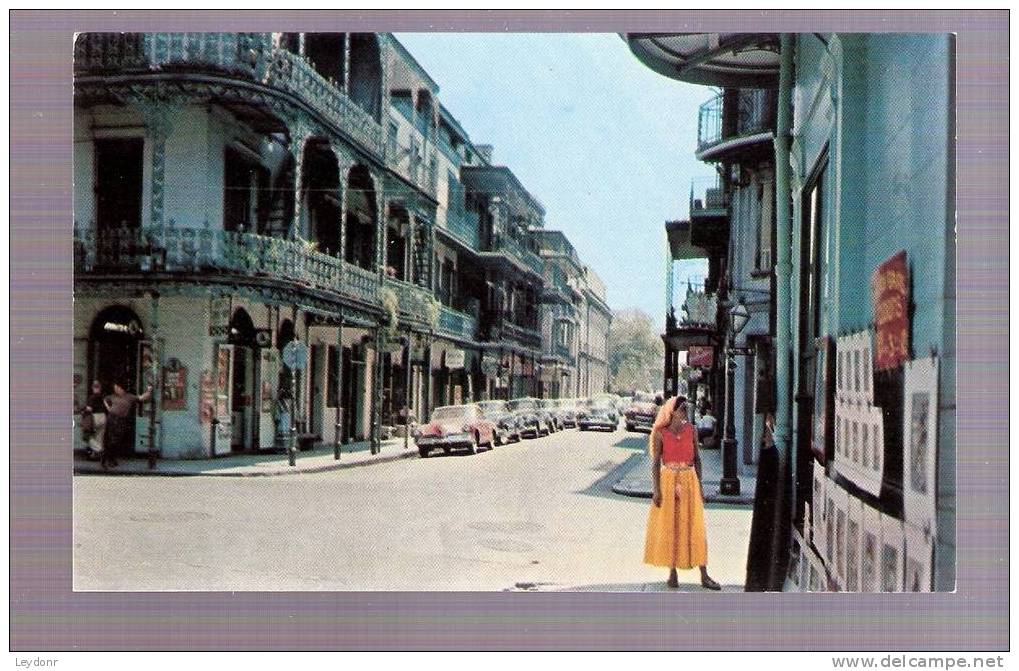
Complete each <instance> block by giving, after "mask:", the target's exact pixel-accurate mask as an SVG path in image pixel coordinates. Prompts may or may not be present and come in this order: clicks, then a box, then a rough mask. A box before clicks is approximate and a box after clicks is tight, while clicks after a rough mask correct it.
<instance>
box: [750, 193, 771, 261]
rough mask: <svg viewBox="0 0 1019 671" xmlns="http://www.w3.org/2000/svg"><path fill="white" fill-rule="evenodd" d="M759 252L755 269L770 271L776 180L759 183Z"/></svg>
mask: <svg viewBox="0 0 1019 671" xmlns="http://www.w3.org/2000/svg"><path fill="white" fill-rule="evenodd" d="M757 212H758V219H757V254H756V257H755V263H754V270H755V271H757V272H770V271H771V268H772V265H773V263H774V259H773V258H772V248H771V237H772V232H773V230H774V227H775V214H774V213H775V190H774V182H772V181H771V180H768V181H766V182H761V183H760V184H758V185H757Z"/></svg>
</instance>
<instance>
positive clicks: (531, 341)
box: [502, 319, 541, 347]
mask: <svg viewBox="0 0 1019 671" xmlns="http://www.w3.org/2000/svg"><path fill="white" fill-rule="evenodd" d="M502 332H503V334H504V335H506V336H509V337H510V338H513V339H514V340H517V341H519V342H522V343H525V344H528V345H531V346H533V347H540V346H541V332H540V331H538V330H537V329H533V328H528V327H526V326H521V325H520V324H515V323H513V322H511V321H509V320H508V319H504V320H503V322H502Z"/></svg>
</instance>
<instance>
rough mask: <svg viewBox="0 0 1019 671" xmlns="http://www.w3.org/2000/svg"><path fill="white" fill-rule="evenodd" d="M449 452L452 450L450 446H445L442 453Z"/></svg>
mask: <svg viewBox="0 0 1019 671" xmlns="http://www.w3.org/2000/svg"><path fill="white" fill-rule="evenodd" d="M449 452H450V450H449V448H448V447H444V448H442V453H443V454H449Z"/></svg>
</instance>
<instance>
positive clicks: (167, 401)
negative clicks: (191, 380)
mask: <svg viewBox="0 0 1019 671" xmlns="http://www.w3.org/2000/svg"><path fill="white" fill-rule="evenodd" d="M187 388H188V369H187V368H185V367H184V366H182V365H180V361H179V360H177V359H170V361H169V362H168V363H167V364H166V367H165V368H163V385H162V389H163V394H162V401H161V405H162V408H163V410H185V409H186V408H187Z"/></svg>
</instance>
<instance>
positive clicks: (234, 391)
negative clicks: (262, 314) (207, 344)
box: [228, 308, 259, 452]
mask: <svg viewBox="0 0 1019 671" xmlns="http://www.w3.org/2000/svg"><path fill="white" fill-rule="evenodd" d="M228 342H229V344H230V345H232V346H233V347H232V348H231V349H232V354H231V358H232V361H231V363H230V366H229V373H230V381H229V383H228V384H229V388H230V400H229V407H230V450H231V451H232V452H243V451H246V450H251V449H254V447H255V445H256V435H255V434H256V431H257V424H258V422H257V421H256V418H255V390H256V389H258V388H259V386H258V384H257V380H256V379H255V378H256V374H257V371H256V367H255V361H256V359H257V358H258V355H257V351H258V346H257V345H256V343H255V325H254V323H253V322H252V321H251V316H250V315H248V313H247V311H246V310H245V309H244V308H237V310H235V311H234V314H233V317H232V318H231V319H230V331H229V341H228Z"/></svg>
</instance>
